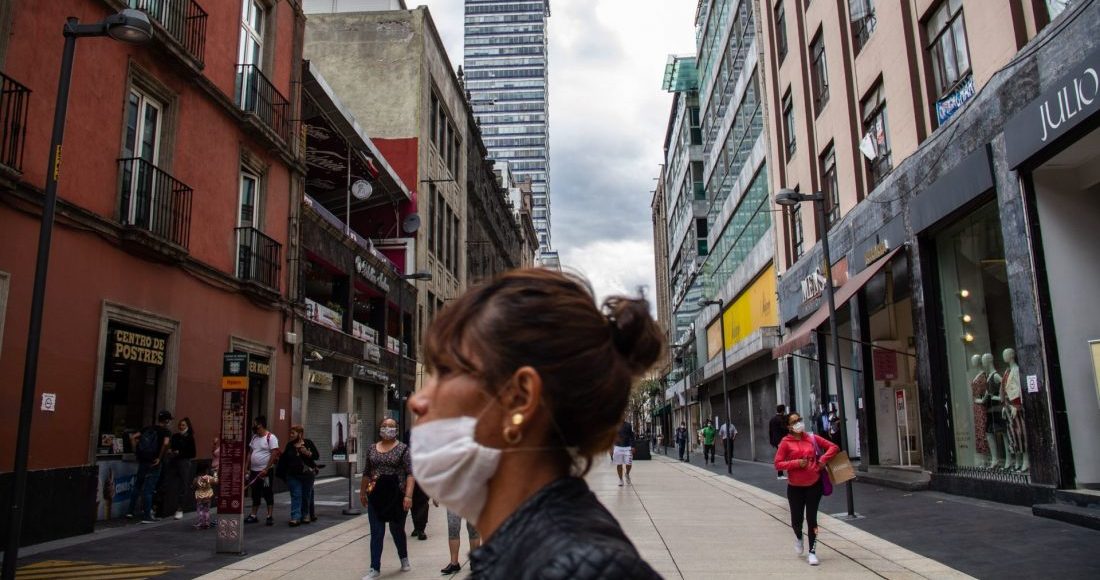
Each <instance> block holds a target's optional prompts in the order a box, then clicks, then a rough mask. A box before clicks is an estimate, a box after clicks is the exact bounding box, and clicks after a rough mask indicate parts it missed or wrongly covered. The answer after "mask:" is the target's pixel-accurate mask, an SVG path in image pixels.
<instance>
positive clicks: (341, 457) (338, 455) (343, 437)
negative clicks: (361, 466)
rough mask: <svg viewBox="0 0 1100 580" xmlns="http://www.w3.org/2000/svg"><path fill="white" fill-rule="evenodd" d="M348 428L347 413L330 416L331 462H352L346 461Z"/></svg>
mask: <svg viewBox="0 0 1100 580" xmlns="http://www.w3.org/2000/svg"><path fill="white" fill-rule="evenodd" d="M349 434H350V426H349V425H348V414H347V413H333V414H332V460H333V461H336V462H341V463H342V462H346V461H354V460H349V459H348V437H349Z"/></svg>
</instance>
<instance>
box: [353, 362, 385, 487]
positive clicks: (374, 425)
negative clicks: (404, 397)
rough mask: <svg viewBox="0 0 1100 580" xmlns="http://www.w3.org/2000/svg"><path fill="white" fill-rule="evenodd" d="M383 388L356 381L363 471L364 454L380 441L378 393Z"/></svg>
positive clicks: (356, 402) (359, 464) (361, 466)
mask: <svg viewBox="0 0 1100 580" xmlns="http://www.w3.org/2000/svg"><path fill="white" fill-rule="evenodd" d="M379 390H381V387H378V386H375V385H372V384H370V383H365V382H363V381H355V401H354V403H355V412H357V413H359V433H358V435H359V460H360V461H359V463H358V464H357V465H356V469H358V470H359V471H362V470H363V461H362V460H363V454H364V453H366V451H367V449H368V448H369V447H370V446H371V445H372V444H373V443H374V442H375V441H377V440H378V392H379Z"/></svg>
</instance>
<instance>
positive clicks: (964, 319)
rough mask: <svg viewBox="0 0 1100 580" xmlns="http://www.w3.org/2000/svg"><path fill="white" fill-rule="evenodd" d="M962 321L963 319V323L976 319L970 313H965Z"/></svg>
mask: <svg viewBox="0 0 1100 580" xmlns="http://www.w3.org/2000/svg"><path fill="white" fill-rule="evenodd" d="M962 321H963V324H970V323H971V322H973V321H974V319H973V318H971V316H970V315H969V314H963V316H962Z"/></svg>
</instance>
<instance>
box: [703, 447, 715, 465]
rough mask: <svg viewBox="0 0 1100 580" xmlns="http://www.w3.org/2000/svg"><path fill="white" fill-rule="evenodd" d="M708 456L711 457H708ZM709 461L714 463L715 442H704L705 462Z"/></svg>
mask: <svg viewBox="0 0 1100 580" xmlns="http://www.w3.org/2000/svg"><path fill="white" fill-rule="evenodd" d="M708 457H709V458H710V459H707V458H708ZM707 461H710V462H711V463H714V444H713V443H711V444H709V445H707V444H705V443H704V444H703V463H706V462H707Z"/></svg>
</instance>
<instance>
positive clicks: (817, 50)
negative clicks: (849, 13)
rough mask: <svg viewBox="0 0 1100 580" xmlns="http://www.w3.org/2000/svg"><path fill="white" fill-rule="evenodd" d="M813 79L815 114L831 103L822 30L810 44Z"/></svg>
mask: <svg viewBox="0 0 1100 580" xmlns="http://www.w3.org/2000/svg"><path fill="white" fill-rule="evenodd" d="M810 60H811V67H812V68H811V70H810V72H811V77H812V82H813V89H814V114H821V109H824V108H825V105H826V104H828V102H829V71H828V69H827V67H826V64H825V36H824V34H823V33H822V31H821V30H818V31H817V36H815V37H814V39H813V41H812V42H811V43H810Z"/></svg>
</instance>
